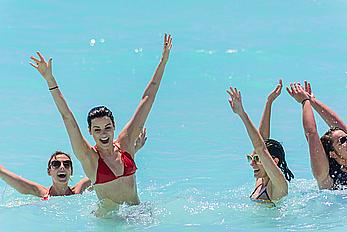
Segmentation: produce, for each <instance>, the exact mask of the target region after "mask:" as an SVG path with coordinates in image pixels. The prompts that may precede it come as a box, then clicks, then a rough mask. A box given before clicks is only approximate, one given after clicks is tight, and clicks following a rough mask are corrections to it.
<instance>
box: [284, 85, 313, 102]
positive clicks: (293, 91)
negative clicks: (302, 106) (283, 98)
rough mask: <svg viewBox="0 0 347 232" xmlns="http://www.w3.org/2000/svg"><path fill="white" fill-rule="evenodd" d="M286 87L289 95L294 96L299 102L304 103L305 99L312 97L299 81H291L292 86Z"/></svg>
mask: <svg viewBox="0 0 347 232" xmlns="http://www.w3.org/2000/svg"><path fill="white" fill-rule="evenodd" d="M286 89H287V92H288V93H289V95H290V96H292V97H293V98H294V99H295V100H296V101H297V102H298V103H303V102H304V101H305V100H308V99H310V98H309V96H308V94H307V92H306V91H305V90H304V88H303V87H302V86H301V85H300V83H298V82H295V83H294V84H293V83H290V88H289V87H287V88H286Z"/></svg>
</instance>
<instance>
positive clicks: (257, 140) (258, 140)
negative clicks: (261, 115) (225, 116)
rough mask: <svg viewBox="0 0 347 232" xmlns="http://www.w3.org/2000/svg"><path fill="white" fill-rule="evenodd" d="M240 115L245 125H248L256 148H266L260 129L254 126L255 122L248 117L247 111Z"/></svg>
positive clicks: (247, 127) (249, 134) (249, 133)
mask: <svg viewBox="0 0 347 232" xmlns="http://www.w3.org/2000/svg"><path fill="white" fill-rule="evenodd" d="M239 116H240V118H241V120H242V122H243V124H244V126H245V127H246V130H247V133H248V136H249V138H250V139H251V142H252V144H253V147H254V149H255V150H257V149H258V150H264V148H265V145H264V142H263V140H262V137H261V135H260V133H259V131H258V130H257V128H256V127H255V126H254V124H253V123H252V121H251V120H250V118H249V117H248V115H247V113H246V112H243V113H241V114H240V115H239Z"/></svg>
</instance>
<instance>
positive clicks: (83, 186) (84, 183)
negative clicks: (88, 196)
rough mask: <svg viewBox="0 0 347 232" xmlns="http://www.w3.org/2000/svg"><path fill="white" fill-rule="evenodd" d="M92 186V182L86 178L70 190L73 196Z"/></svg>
mask: <svg viewBox="0 0 347 232" xmlns="http://www.w3.org/2000/svg"><path fill="white" fill-rule="evenodd" d="M91 185H92V182H91V181H90V179H88V178H87V177H85V178H83V179H82V180H80V181H79V182H78V183H77V184H76V185H75V186H74V187H73V188H72V189H73V191H74V193H75V194H81V193H83V192H84V191H85V190H86V189H87V188H88V187H89V186H91Z"/></svg>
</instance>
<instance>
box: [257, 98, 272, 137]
mask: <svg viewBox="0 0 347 232" xmlns="http://www.w3.org/2000/svg"><path fill="white" fill-rule="evenodd" d="M271 107H272V102H271V101H269V100H267V101H266V104H265V107H264V112H263V115H262V118H261V121H260V125H259V132H260V135H261V137H262V138H263V139H268V138H269V137H270V118H271Z"/></svg>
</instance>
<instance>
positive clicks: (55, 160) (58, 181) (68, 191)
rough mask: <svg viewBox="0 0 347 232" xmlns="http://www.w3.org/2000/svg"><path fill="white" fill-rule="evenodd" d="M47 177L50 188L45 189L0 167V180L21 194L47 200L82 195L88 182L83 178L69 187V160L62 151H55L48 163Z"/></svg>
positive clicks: (70, 170)
mask: <svg viewBox="0 0 347 232" xmlns="http://www.w3.org/2000/svg"><path fill="white" fill-rule="evenodd" d="M47 172H48V175H49V176H51V177H52V182H53V184H52V186H50V187H48V188H46V187H44V186H42V185H40V184H38V183H35V182H33V181H30V180H27V179H25V178H23V177H21V176H18V175H16V174H14V173H13V172H10V171H9V170H7V169H6V168H4V167H3V166H2V165H0V178H1V179H3V180H4V181H5V182H6V183H7V184H9V185H10V186H12V187H13V188H14V189H16V190H17V191H18V192H20V193H22V194H30V195H34V196H37V197H41V198H42V199H43V200H47V199H48V197H50V196H68V195H73V194H79V193H82V192H83V191H84V190H85V189H86V188H87V187H88V186H90V180H89V179H88V178H83V179H82V180H80V181H79V182H78V183H77V184H76V185H75V186H74V187H72V188H70V187H69V185H68V184H69V180H70V176H71V175H72V174H73V168H72V162H71V158H70V156H69V155H68V154H66V153H64V152H62V151H56V152H55V153H54V154H53V155H52V156H51V158H50V159H49V161H48V167H47Z"/></svg>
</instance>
